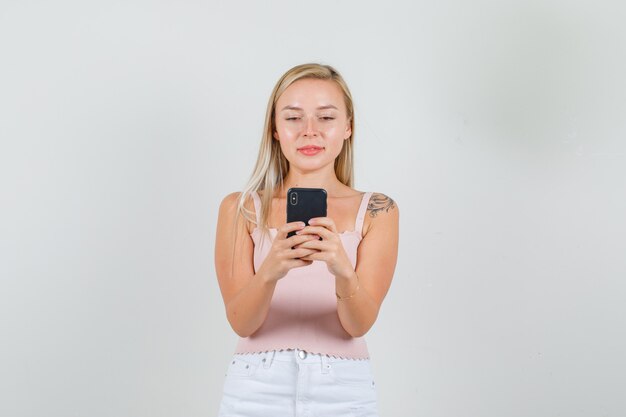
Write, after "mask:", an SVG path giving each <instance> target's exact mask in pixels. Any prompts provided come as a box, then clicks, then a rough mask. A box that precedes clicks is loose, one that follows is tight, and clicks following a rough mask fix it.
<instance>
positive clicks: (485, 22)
mask: <svg viewBox="0 0 626 417" xmlns="http://www.w3.org/2000/svg"><path fill="white" fill-rule="evenodd" d="M625 17H626V14H625V13H624V6H623V5H622V4H621V2H619V1H614V2H608V1H604V2H598V1H595V2H592V1H565V0H562V1H514V2H511V1H491V2H488V1H473V2H468V1H449V0H442V1H437V2H430V1H429V2H425V1H406V2H364V1H348V0H343V1H327V0H321V1H315V2H299V1H294V0H292V1H273V2H261V1H245V2H242V1H231V2H227V1H222V2H218V1H215V2H209V1H132V0H131V1H128V0H126V1H108V2H103V1H101V2H95V1H91V2H87V1H74V2H71V1H55V2H46V1H40V2H37V1H17V0H15V1H11V0H3V1H2V3H0V60H1V65H0V141H1V142H0V204H1V206H0V210H1V214H0V276H1V281H0V392H1V393H2V394H1V396H2V400H1V401H0V416H3V417H4V416H6V417H26V416H28V417H31V416H32V417H41V416H47V417H68V416H72V417H83V416H84V417H100V416H116V417H117V416H138V417H139V416H146V417H160V416H172V417H174V416H176V417H178V416H189V417H191V416H193V417H201V416H203V417H204V416H214V415H216V414H217V408H218V403H219V400H220V396H221V389H222V383H223V379H224V373H225V371H226V368H227V363H228V360H229V358H230V357H231V355H232V352H233V351H234V346H235V342H236V335H235V333H234V332H233V331H232V330H231V329H230V327H229V325H228V322H227V320H226V316H225V312H224V307H223V303H222V299H221V295H220V293H219V289H218V285H217V280H216V277H215V272H214V265H213V249H214V238H215V223H216V219H217V210H218V206H219V203H220V201H221V199H222V198H223V197H224V196H225V195H226V194H228V193H230V192H232V191H236V190H240V189H241V188H242V187H243V185H244V183H245V182H246V180H247V179H248V177H249V175H250V173H251V171H252V167H253V163H254V161H255V159H256V154H257V151H258V144H259V141H260V137H261V130H262V123H263V116H264V112H265V106H266V102H267V98H268V96H269V94H270V91H271V89H272V87H273V85H274V83H275V82H276V80H277V79H278V77H280V75H281V74H282V73H283V72H284V71H286V70H287V69H289V68H290V67H292V66H293V65H296V64H300V63H304V62H310V61H314V62H321V63H327V64H331V65H333V66H335V67H336V68H337V69H338V70H339V71H340V72H341V73H342V74H343V75H344V77H345V79H346V80H347V82H348V84H349V86H350V88H351V89H352V93H353V95H354V98H355V104H356V121H357V127H356V131H355V134H356V136H355V146H356V188H357V189H359V190H362V191H378V192H384V193H385V194H387V195H389V196H391V197H392V198H393V199H395V200H396V202H397V203H398V206H399V208H400V212H401V221H400V227H401V238H400V253H399V260H398V266H397V269H396V274H395V278H394V281H393V284H392V287H391V290H390V292H389V294H388V296H387V298H386V300H385V302H384V304H383V307H382V310H381V313H380V316H379V318H378V321H377V322H376V324H375V325H374V327H373V328H372V330H371V331H370V332H369V333H368V334H367V335H366V338H367V340H368V343H369V347H370V353H371V357H372V365H373V370H374V373H375V376H376V387H377V390H378V395H379V408H380V412H381V416H385V417H404V416H429V417H458V416H472V417H479V416H485V417H501V416H508V417H517V416H533V417H555V416H567V417H577V416H580V417H583V416H584V417H587V416H597V417H609V416H615V417H617V416H624V415H626V403H625V400H624V398H623V393H624V392H623V391H624V386H625V385H626V355H625V354H624V352H625V351H626V308H625V307H624V302H625V301H626V284H625V281H624V279H625V278H626V260H625V256H624V253H625V249H626V244H625V238H626V221H625V219H624V214H625V212H626V164H625V162H626V146H625V142H624V141H625V136H626V121H625V120H626V118H625V117H624V116H625V115H626V77H624V74H626V47H625V45H626V30H625V29H624V23H623V22H624V18H625Z"/></svg>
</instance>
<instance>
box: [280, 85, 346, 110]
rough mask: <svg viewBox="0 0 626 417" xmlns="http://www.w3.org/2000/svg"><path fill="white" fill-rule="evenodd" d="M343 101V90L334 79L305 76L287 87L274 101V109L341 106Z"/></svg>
mask: <svg viewBox="0 0 626 417" xmlns="http://www.w3.org/2000/svg"><path fill="white" fill-rule="evenodd" d="M343 101H344V99H343V92H342V91H341V88H340V87H339V86H338V85H337V83H335V82H334V81H332V80H319V79H309V78H305V79H302V80H298V81H295V82H294V83H293V84H291V85H290V86H289V87H287V89H286V90H285V91H284V92H283V93H282V94H281V95H280V97H279V98H278V100H277V102H276V110H278V111H281V110H282V109H283V108H284V107H288V108H289V107H291V108H292V109H293V108H303V107H311V106H313V107H316V108H317V107H326V108H331V107H334V108H341V107H343V106H342V104H343Z"/></svg>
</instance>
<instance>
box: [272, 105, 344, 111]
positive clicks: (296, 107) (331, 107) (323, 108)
mask: <svg viewBox="0 0 626 417" xmlns="http://www.w3.org/2000/svg"><path fill="white" fill-rule="evenodd" d="M327 109H335V110H338V109H337V107H336V106H333V105H332V104H328V105H326V106H319V107H318V108H317V110H327ZM284 110H299V111H302V108H301V107H298V106H289V105H287V106H285V107H283V108H282V109H281V110H280V111H284Z"/></svg>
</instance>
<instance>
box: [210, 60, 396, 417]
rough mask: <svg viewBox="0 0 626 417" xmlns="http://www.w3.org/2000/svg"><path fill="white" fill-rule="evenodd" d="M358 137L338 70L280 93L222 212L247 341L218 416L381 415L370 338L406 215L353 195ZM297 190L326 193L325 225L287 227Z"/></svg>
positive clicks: (283, 82) (308, 68)
mask: <svg viewBox="0 0 626 417" xmlns="http://www.w3.org/2000/svg"><path fill="white" fill-rule="evenodd" d="M353 133H354V111H353V105H352V97H351V95H350V91H349V90H348V87H347V85H346V83H345V82H344V80H343V79H342V77H341V76H340V75H339V73H338V72H337V71H336V70H335V69H334V68H332V67H330V66H328V65H319V64H304V65H299V66H296V67H294V68H292V69H290V70H289V71H287V72H286V73H285V74H284V75H283V76H282V78H281V79H280V80H279V81H278V83H277V84H276V86H275V87H274V90H273V91H272V94H271V97H270V99H269V103H268V106H267V113H266V117H265V128H264V134H263V138H262V141H261V147H260V151H259V156H258V159H257V163H256V167H255V169H254V172H253V174H252V177H251V179H250V181H249V183H248V185H247V186H246V187H245V189H244V190H243V192H241V193H233V194H230V195H228V196H226V197H225V198H224V200H223V201H222V204H221V206H220V211H219V219H218V225H217V232H216V235H217V236H216V246H215V267H216V272H217V278H218V281H219V286H220V290H221V293H222V297H223V299H224V305H225V307H226V316H227V318H228V321H229V323H230V325H231V326H232V328H233V330H234V331H235V332H236V333H237V334H238V335H239V336H240V338H239V342H238V344H237V347H236V350H235V354H234V357H233V358H232V360H231V361H230V363H229V365H228V371H227V374H226V380H225V382H224V392H223V396H222V402H221V404H220V414H219V415H220V416H224V417H226V416H246V417H253V416H294V415H295V416H310V417H316V416H323V417H330V416H349V415H359V416H377V415H378V414H377V404H376V403H377V395H376V391H375V385H374V378H373V374H372V368H371V366H370V358H369V353H368V350H367V345H366V342H365V339H364V337H363V336H364V335H365V334H366V333H367V332H368V330H369V329H370V328H371V327H372V325H373V324H374V322H375V321H376V317H377V316H378V311H379V310H380V306H381V304H382V302H383V299H384V298H385V295H386V294H387V291H388V290H389V287H390V285H391V280H392V277H393V272H394V269H395V265H396V258H397V252H398V215H399V214H398V208H397V206H396V204H395V202H394V201H393V200H392V199H391V198H389V197H387V196H386V195H384V194H381V193H372V192H365V193H364V192H360V191H357V190H355V189H354V188H352V186H353V165H352V159H353V156H352V155H353V153H352V147H353V141H354V135H353ZM291 187H302V188H323V189H325V190H326V193H327V196H328V198H327V205H328V208H327V217H317V218H314V219H311V220H310V221H309V225H308V226H305V224H304V223H301V222H291V223H286V203H287V200H286V194H287V190H288V189H289V188H291ZM291 231H296V232H297V234H295V235H293V236H291V237H289V238H288V237H287V234H288V233H289V232H291ZM320 237H321V239H320Z"/></svg>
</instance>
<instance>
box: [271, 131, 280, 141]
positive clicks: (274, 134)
mask: <svg viewBox="0 0 626 417" xmlns="http://www.w3.org/2000/svg"><path fill="white" fill-rule="evenodd" d="M272 136H273V137H274V139H276V140H277V141H279V142H280V140H279V139H278V132H277V131H274V133H272Z"/></svg>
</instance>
